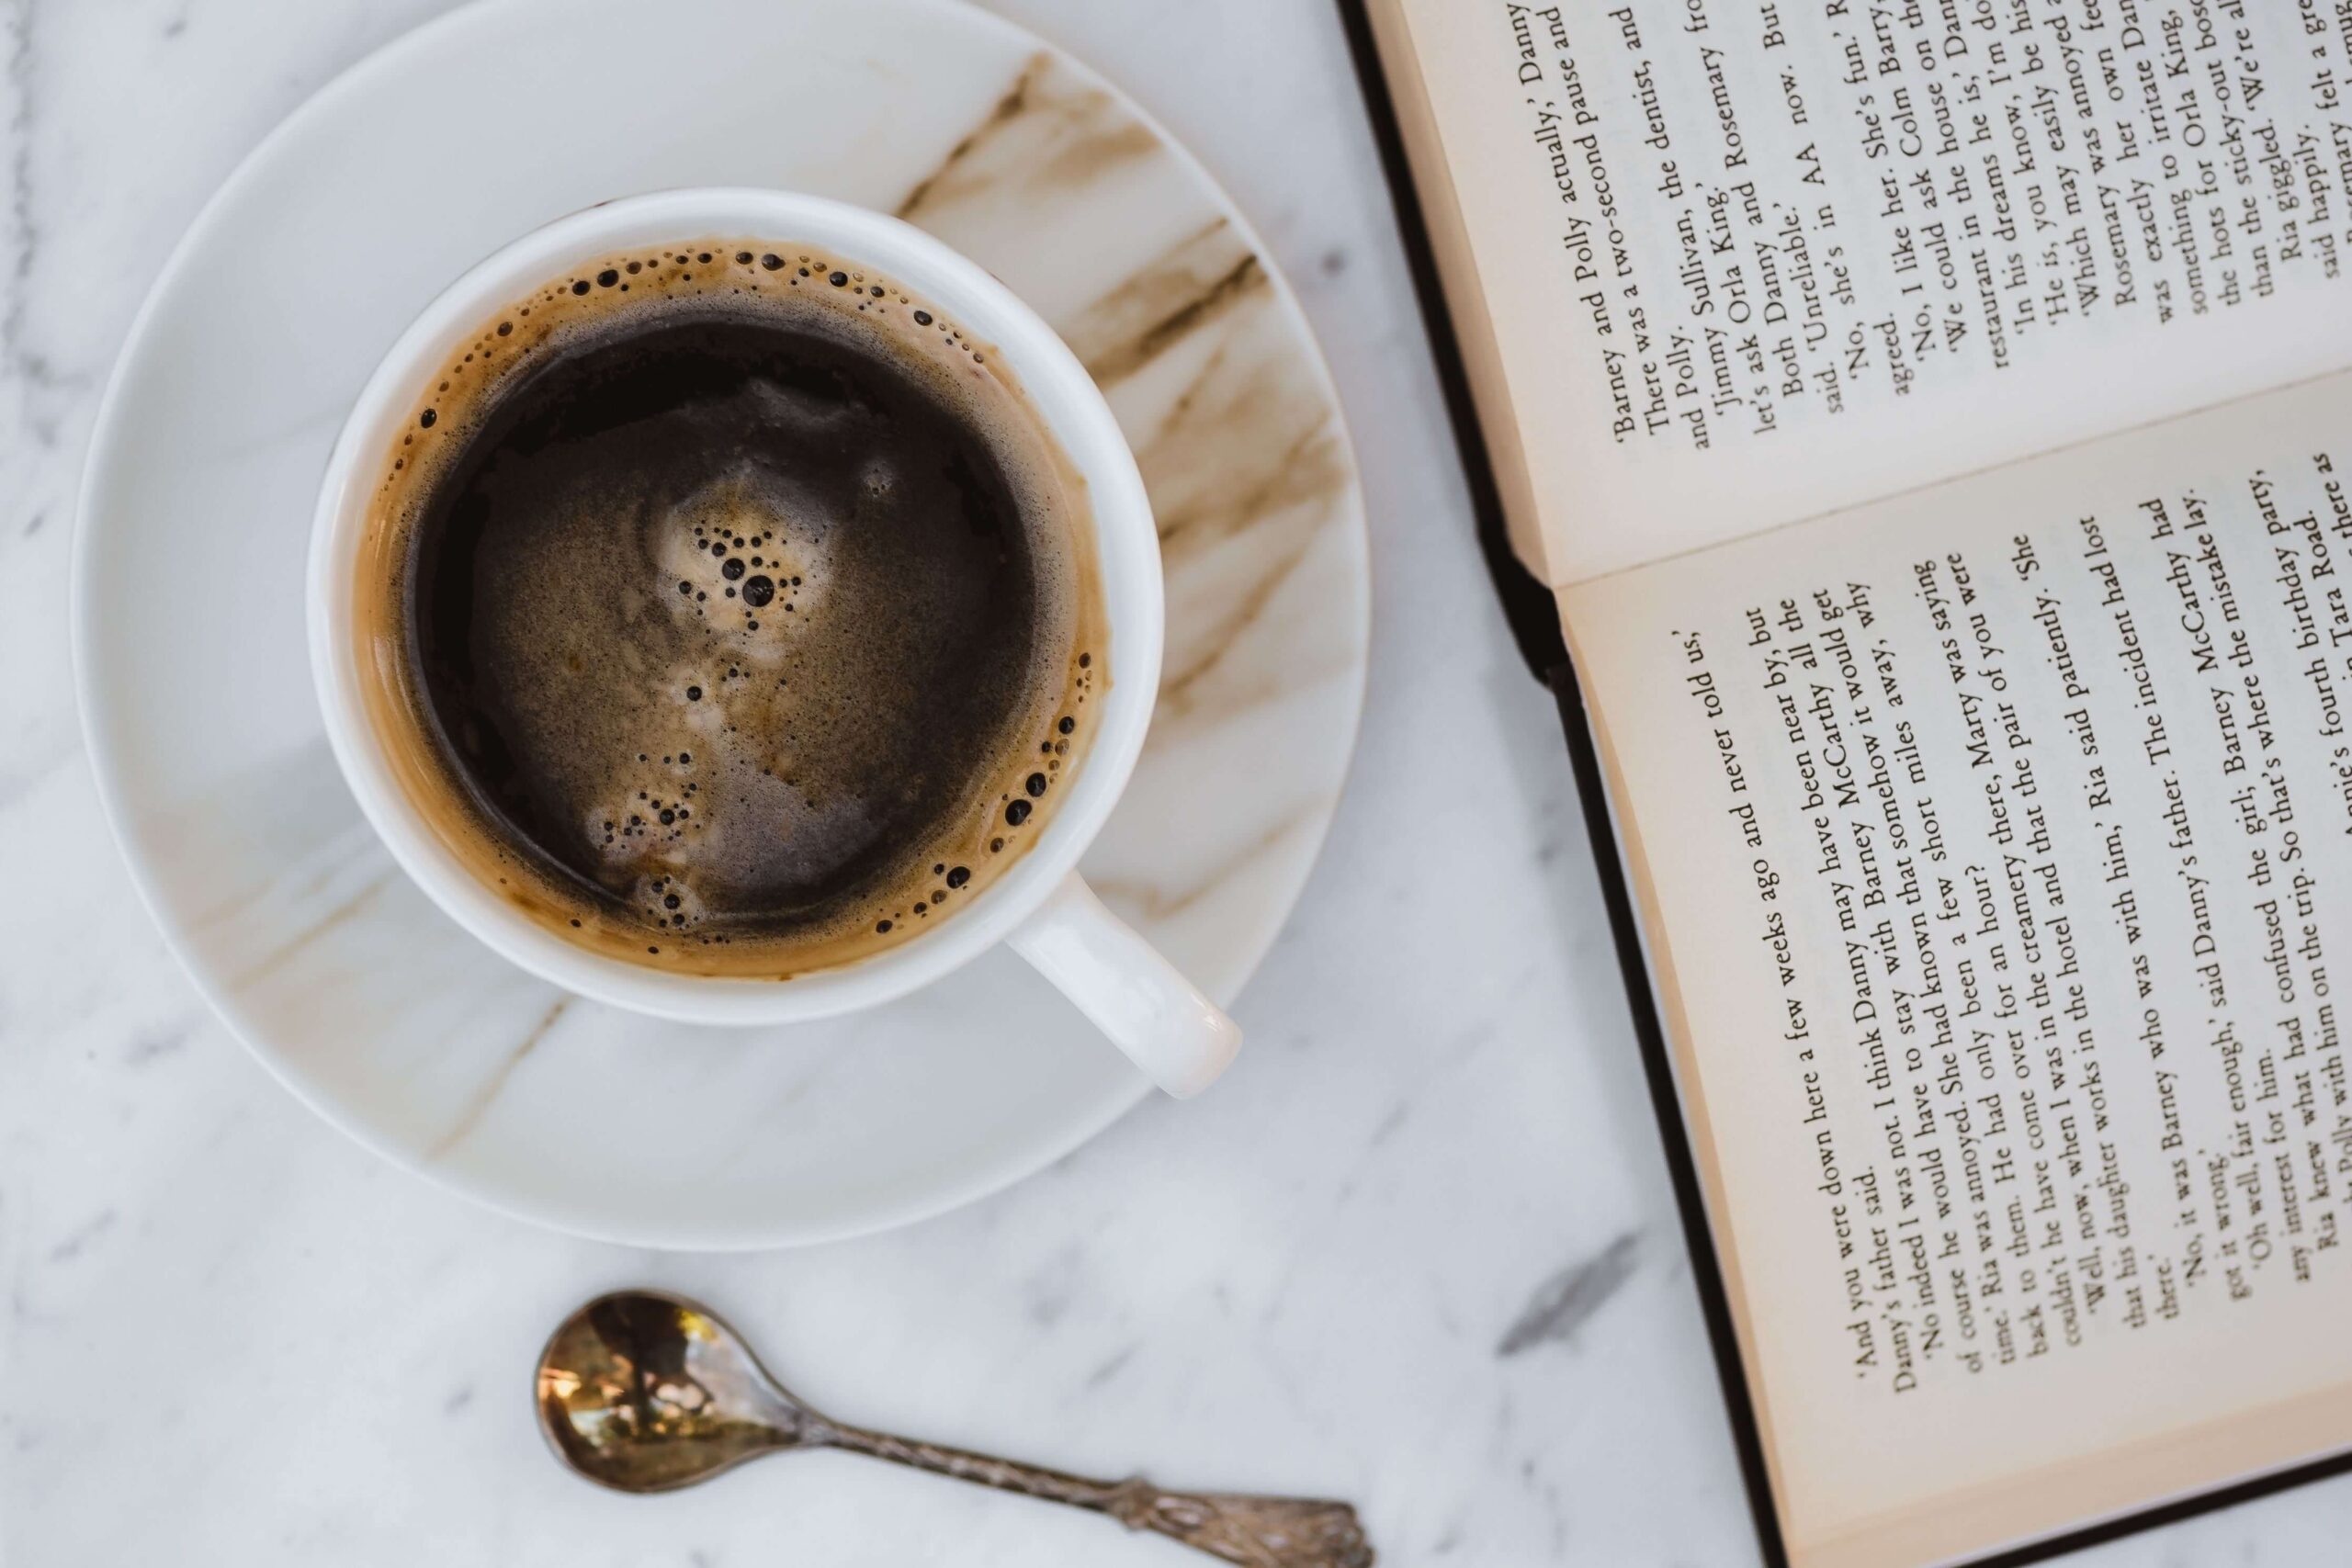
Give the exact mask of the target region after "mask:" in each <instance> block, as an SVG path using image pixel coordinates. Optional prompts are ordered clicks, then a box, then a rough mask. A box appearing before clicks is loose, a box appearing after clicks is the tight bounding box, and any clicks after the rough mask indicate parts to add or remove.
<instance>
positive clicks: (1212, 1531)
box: [537, 1291, 1373, 1568]
mask: <svg viewBox="0 0 2352 1568" xmlns="http://www.w3.org/2000/svg"><path fill="white" fill-rule="evenodd" d="M537 1393H538V1405H539V1425H540V1427H542V1428H543V1429H544V1430H545V1431H546V1432H547V1435H548V1441H549V1442H550V1443H552V1444H554V1446H555V1451H556V1453H557V1454H558V1455H559V1456H560V1458H561V1459H562V1460H563V1461H564V1462H565V1463H566V1464H568V1465H570V1466H571V1468H572V1469H574V1470H576V1471H578V1472H580V1473H581V1474H582V1475H584V1476H586V1477H587V1478H588V1479H589V1480H591V1481H594V1482H597V1483H601V1484H603V1485H605V1486H610V1487H613V1488H615V1489H616V1490H617V1491H622V1492H668V1491H672V1490H674V1489H675V1488H677V1487H681V1486H691V1485H693V1484H694V1483H695V1482H697V1481H707V1480H708V1479H709V1478H710V1477H712V1476H714V1475H717V1474H718V1472H720V1471H723V1470H729V1469H731V1468H733V1467H734V1466H736V1465H738V1464H741V1463H742V1462H743V1461H745V1460H747V1459H757V1458H758V1457H759V1456H761V1455H762V1454H769V1453H775V1452H778V1451H780V1450H788V1449H847V1450H850V1451H851V1452H852V1453H861V1454H872V1455H873V1456H874V1457H875V1458H876V1459H887V1460H894V1461H897V1462H899V1463H900V1464H907V1465H912V1466H913V1467H914V1468H916V1469H917V1470H928V1471H932V1472H935V1473H937V1474H940V1475H952V1476H954V1477H956V1479H957V1480H959V1481H977V1482H978V1483H980V1484H981V1485H983V1486H994V1487H996V1488H998V1489H999V1490H1001V1491H1005V1492H1018V1493H1020V1494H1022V1495H1024V1496H1029V1497H1042V1498H1045V1499H1046V1501H1047V1502H1052V1503H1068V1504H1069V1505H1070V1506H1073V1507H1079V1508H1088V1509H1091V1510H1092V1511H1093V1512H1095V1513H1098V1514H1108V1515H1110V1516H1111V1517H1113V1518H1114V1519H1116V1520H1118V1521H1119V1522H1120V1523H1121V1524H1123V1525H1125V1526H1126V1527H1127V1528H1128V1529H1148V1530H1156V1531H1158V1532H1159V1534H1161V1535H1164V1536H1167V1537H1170V1539H1172V1540H1180V1541H1182V1542H1183V1543H1184V1544H1185V1545H1186V1546H1191V1547H1197V1548H1198V1549H1199V1550H1201V1551H1205V1552H1207V1553H1209V1554H1210V1555H1211V1556H1213V1557H1220V1558H1223V1559H1224V1560H1225V1561H1226V1562H1233V1563H1238V1564H1241V1568H1371V1563H1372V1561H1373V1553H1372V1546H1371V1543H1370V1542H1368V1541H1366V1540H1364V1535H1363V1526H1362V1525H1361V1524H1359V1523H1358V1522H1357V1519H1356V1511H1355V1510H1354V1509H1353V1508H1351V1507H1350V1506H1348V1505H1347V1504H1345V1503H1329V1502H1318V1501H1315V1500H1313V1499H1308V1498H1299V1497H1251V1496H1246V1495H1234V1494H1232V1493H1224V1492H1205V1493H1204V1492H1163V1491H1161V1490H1160V1489H1159V1487H1157V1486H1154V1485H1153V1484H1151V1483H1149V1482H1148V1481H1146V1480H1144V1479H1143V1478H1142V1477H1140V1476H1137V1477H1135V1478H1133V1479H1130V1480H1126V1481H1090V1480H1088V1479H1087V1478H1086V1477H1084V1476H1081V1475H1068V1474H1064V1473H1063V1472H1060V1471H1057V1470H1046V1469H1043V1468H1041V1467H1039V1466H1037V1465H1032V1464H1016V1463H1014V1462H1013V1461H1011V1460H1002V1459H991V1458H989V1456H987V1455H985V1454H976V1453H967V1452H965V1451H964V1450H961V1449H949V1448H942V1447H940V1446H939V1445H938V1444H936V1443H918V1442H911V1441H910V1440H908V1439H907V1438H894V1437H890V1436H889V1435H888V1434H887V1433H882V1432H869V1431H867V1430H866V1429H865V1428H864V1427H852V1426H849V1425H846V1424H845V1423H842V1422H840V1421H836V1420H833V1419H832V1418H831V1416H820V1415H819V1414H818V1413H817V1412H816V1411H814V1410H812V1409H810V1408H809V1406H808V1405H806V1404H802V1403H801V1402H800V1401H799V1400H798V1399H797V1398H795V1397H794V1396H793V1395H792V1394H791V1393H789V1392H787V1391H786V1389H785V1387H784V1385H783V1384H781V1383H779V1382H776V1381H775V1378H774V1377H773V1376H772V1375H770V1373H769V1372H768V1370H767V1369H766V1368H765V1367H763V1366H761V1365H760V1362H759V1359H758V1358H757V1357H755V1356H753V1355H752V1351H751V1348H750V1347H748V1346H746V1345H745V1344H744V1343H743V1341H742V1340H741V1338H739V1337H737V1336H736V1334H735V1331H734V1330H733V1329H731V1328H729V1327H728V1326H727V1325H725V1324H724V1323H721V1322H720V1321H719V1320H718V1317H716V1316H715V1315H713V1314H711V1313H710V1311H709V1310H708V1309H707V1308H705V1307H701V1306H697V1305H695V1303H693V1302H689V1301H685V1300H683V1299H682V1298H680V1297H677V1296H671V1295H664V1294H662V1293H661V1292H654V1291H622V1292H616V1293H614V1294H612V1295H608V1296H599V1297H597V1298H596V1299H595V1300H594V1301H593V1302H590V1303H588V1304H587V1305H585V1306H583V1307H582V1308H581V1309H580V1310H579V1311H578V1312H575V1313H573V1314H571V1316H570V1317H568V1318H565V1319H564V1320H563V1324H562V1325H561V1326H560V1327H559V1328H558V1329H557V1330H556V1331H555V1336H554V1337H553V1338H551V1339H549V1340H548V1348H547V1349H546V1350H544V1351H543V1352H541V1353H540V1356H539V1372H538V1390H537Z"/></svg>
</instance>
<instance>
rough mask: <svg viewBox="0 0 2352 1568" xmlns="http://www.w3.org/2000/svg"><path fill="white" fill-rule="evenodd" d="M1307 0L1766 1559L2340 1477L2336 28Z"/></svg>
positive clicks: (2343, 1090) (1760, 7) (2347, 180)
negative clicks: (1436, 412)
mask: <svg viewBox="0 0 2352 1568" xmlns="http://www.w3.org/2000/svg"><path fill="white" fill-rule="evenodd" d="M1366 6H1367V9H1368V13H1369V17H1370V21H1371V26H1372V33H1373V36H1374V39H1375V40H1376V43H1377V56H1378V62H1379V68H1380V73H1381V74H1382V75H1383V76H1385V83H1386V88H1387V93H1388V96H1389V98H1390V100H1391V102H1392V103H1393V106H1394V114H1395V117H1396V121H1397V125H1398V127H1399V128H1400V129H1401V132H1402V141H1403V144H1404V147H1405V150H1406V152H1407V153H1408V156H1409V164H1410V174H1411V178H1412V184H1413V187H1414V189H1415V190H1416V191H1417V193H1418V196H1419V209H1420V210H1421V212H1422V214H1423V215H1424V221H1425V223H1426V226H1427V230H1428V238H1429V242H1430V246H1431V248H1432V250H1433V253H1434V254H1435V257H1436V259H1437V263H1438V269H1439V272H1440V275H1441V276H1442V284H1443V292H1444V299H1445V303H1446V306H1447V309H1448V313H1449V314H1450V317H1451V321H1452V324H1453V333H1454V335H1455V337H1456V338H1457V339H1458V341H1459V344H1460V355H1461V359H1462V363H1463V367H1464V369H1465V371H1466V376H1467V380H1468V383H1469V386H1470V388H1471V389H1472V391H1473V393H1474V395H1475V401H1476V412H1477V417H1478V424H1479V427H1480V429H1481V431H1482V432H1483V434H1484V436H1485V444H1486V446H1487V451H1488V453H1489V454H1490V456H1491V459H1492V466H1493V468H1494V478H1495V481H1496V484H1497V486H1498V490H1499V492H1500V495H1501V499H1502V502H1503V509H1504V512H1505V514H1506V516H1507V518H1508V523H1509V528H1510V539H1511V543H1512V546H1513V548H1514V549H1515V551H1516V553H1517V554H1518V556H1519V557H1520V558H1521V560H1522V561H1523V562H1524V563H1525V565H1526V567H1527V569H1528V570H1530V571H1531V572H1532V573H1533V574H1534V575H1535V576H1536V577H1537V578H1538V579H1539V580H1540V581H1542V582H1543V583H1544V585H1545V586H1546V587H1548V588H1549V589H1550V590H1551V591H1552V593H1553V594H1554V596H1555V601H1556V604H1557V609H1558V614H1559V619H1560V623H1561V626H1562V627H1563V629H1564V631H1565V633H1566V644H1567V647H1568V649H1569V650H1570V652H1571V654H1572V656H1573V661H1574V665H1575V670H1576V674H1577V681H1578V682H1579V684H1580V685H1581V688H1582V691H1583V694H1584V699H1585V702H1586V704H1587V708H1588V712H1589V716H1590V720H1591V727H1592V733H1593V737H1594V739H1595V741H1596V743H1597V750H1598V754H1599V756H1600V760H1601V762H1602V765H1603V769H1604V771H1605V775H1606V779H1607V784H1608V790H1609V795H1610V799H1611V806H1612V807H1613V811H1614V815H1615V821H1616V825H1617V835H1618V840H1619V845H1620V849H1621V852H1622V855H1623V864H1624V867H1625V871H1626V874H1627V879H1628V881H1629V883H1630V885H1631V886H1632V888H1633V890H1634V900H1635V903H1636V905H1637V907H1638V909H1639V917H1640V929H1641V936H1642V939H1643V943H1644V947H1645V952H1646V954H1647V962H1648V968H1649V974H1650V978H1651V982H1652V985H1653V987H1654V988H1655V995H1656V998H1657V1006H1658V1010H1659V1012H1660V1014H1661V1016H1662V1018H1663V1020H1664V1023H1665V1034H1666V1038H1667V1043H1668V1055H1669V1058H1670V1061H1671V1064H1672V1069H1673V1084H1674V1089H1675V1091H1676V1093H1677V1095H1678V1097H1679V1107H1680V1112H1681V1122H1682V1127H1683V1130H1684V1132H1685V1133H1686V1134H1687V1136H1688V1139H1689V1143H1690V1151H1691V1159H1692V1162H1693V1164H1694V1166H1695V1168H1696V1170H1697V1172H1698V1173H1699V1178H1700V1187H1701V1190H1702V1196H1703V1203H1704V1213H1705V1219H1706V1222H1707V1226H1706V1228H1707V1231H1708V1234H1709V1235H1711V1236H1712V1240H1713V1251H1714V1254H1715V1256H1714V1259H1713V1261H1714V1263H1715V1264H1716V1265H1717V1266H1718V1267H1719V1270H1720V1279H1721V1280H1722V1286H1723V1301H1724V1305H1725V1306H1726V1307H1727V1309H1728V1312H1727V1316H1728V1321H1729V1325H1730V1328H1731V1332H1732V1336H1733V1339H1734V1344H1733V1346H1732V1351H1733V1353H1734V1354H1735V1355H1736V1365H1737V1369H1738V1377H1739V1380H1740V1384H1741V1390H1742V1392H1744V1394H1745V1398H1744V1400H1742V1401H1740V1402H1739V1403H1740V1404H1742V1405H1743V1406H1744V1408H1745V1410H1747V1411H1748V1412H1752V1419H1753V1424H1754V1430H1753V1434H1752V1438H1753V1441H1754V1448H1755V1450H1756V1451H1757V1452H1758V1453H1760V1456H1761V1461H1762V1469H1763V1471H1764V1472H1765V1477H1766V1480H1767V1483H1768V1485H1769V1499H1770V1508H1769V1517H1768V1525H1769V1527H1770V1528H1769V1529H1768V1537H1777V1539H1768V1543H1767V1545H1768V1551H1770V1552H1771V1553H1772V1554H1773V1555H1774V1556H1776V1557H1779V1556H1781V1555H1782V1554H1785V1559H1786V1561H1788V1562H1792V1563H1794V1564H1796V1565H1797V1568H1914V1565H1920V1564H1928V1563H1940V1562H1966V1561H1973V1560H1981V1559H1985V1558H1987V1557H1992V1556H1996V1555H2002V1554H2008V1553H2016V1552H2020V1551H2031V1550H2032V1549H2033V1548H2034V1547H2035V1545H2036V1543H2043V1544H2047V1543H2050V1542H2052V1541H2058V1540H2064V1539H2065V1538H2067V1537H2069V1536H2070V1535H2073V1534H2075V1533H2076V1532H2080V1531H2083V1530H2085V1529H2089V1528H2093V1527H2098V1526H2100V1525H2102V1524H2107V1523H2110V1522H2112V1521H2116V1520H2119V1519H2122V1518H2126V1517H2130V1516H2133V1515H2135V1514H2140V1513H2143V1512H2144V1511H2146V1510H2150V1509H2159V1508H2164V1507H2166V1506H2174V1505H2177V1504H2179V1503H2180V1502H2181V1501H2182V1500H2184V1499H2187V1498H2191V1497H2194V1496H2197V1495H2211V1494H2215V1493H2218V1492H2221V1491H2222V1490H2224V1489H2227V1488H2231V1487H2233V1486H2238V1485H2241V1484H2243V1483H2248V1482H2252V1481H2255V1480H2256V1479H2258V1478H2262V1477H2266V1476H2278V1475H2281V1474H2285V1473H2290V1472H2296V1471H2298V1469H2299V1467H2300V1468H2305V1469H2308V1468H2311V1467H2314V1466H2316V1465H2319V1464H2321V1463H2324V1461H2328V1460H2329V1459H2330V1457H2331V1456H2344V1455H2346V1454H2347V1453H2352V1235H2347V1231H2352V1044H2347V1040H2346V1034H2347V1032H2352V280H2347V279H2346V277H2344V276H2343V268H2344V264H2345V261H2346V253H2347V252H2352V103H2347V102H2346V96H2347V95H2348V94H2352V56H2347V46H2352V18H2347V17H2346V16H2345V15H2344V14H2343V7H2341V6H2335V5H2333V4H2328V5H2321V4H2312V3H2307V0H2276V3H2275V4H2274V3H2272V0H1912V3H1909V4H1899V3H1887V4H1869V5H1866V4H1863V3H1862V0H1781V3H1780V4H1777V5H1775V4H1770V3H1761V0H1759V3H1756V4H1739V5H1733V4H1728V3H1726V0H1660V3H1657V4H1649V3H1646V0H1644V3H1640V4H1622V5H1613V6H1612V5H1611V4H1609V3H1608V0H1588V3H1584V4H1570V5H1559V6H1537V5H1521V4H1505V3H1502V0H1366Z"/></svg>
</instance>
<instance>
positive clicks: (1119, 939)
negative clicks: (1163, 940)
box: [1008, 872, 1241, 1100]
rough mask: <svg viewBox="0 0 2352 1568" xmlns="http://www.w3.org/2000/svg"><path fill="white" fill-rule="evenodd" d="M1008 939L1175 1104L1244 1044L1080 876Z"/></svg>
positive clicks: (1212, 1078) (1209, 1004)
mask: <svg viewBox="0 0 2352 1568" xmlns="http://www.w3.org/2000/svg"><path fill="white" fill-rule="evenodd" d="M1008 940H1009V941H1010V942H1011V944H1012V951H1013V952H1015V953H1019V954H1021V956H1022V957H1023V958H1025V959H1027V960H1028V961H1029V962H1030V963H1031V964H1035V966H1036V969H1037V973H1039V974H1040V975H1043V976H1045V977H1046V979H1048V980H1050V981H1052V982H1053V983H1054V984H1055V986H1057V987H1059V988H1060V990H1061V993H1062V995H1064V996H1066V997H1068V998H1069V999H1070V1000H1071V1001H1073V1002H1075V1003H1077V1004H1078V1010H1079V1011H1080V1012H1082V1013H1084V1014H1085V1015H1086V1016H1087V1017H1088V1018H1090V1019H1091V1020H1093V1021H1094V1025H1095V1027H1096V1028H1098V1029H1100V1030H1102V1031H1103V1033H1104V1034H1107V1035H1109V1036H1110V1038H1111V1043H1112V1044H1114V1045H1116V1046H1117V1047H1118V1048H1119V1049H1120V1050H1122V1051H1124V1052H1125V1053H1126V1054H1127V1059H1128V1060H1129V1061H1132V1062H1133V1063H1135V1065H1136V1066H1138V1067H1141V1068H1142V1069H1143V1070H1144V1073H1145V1075H1146V1076H1147V1077H1149V1078H1150V1079H1151V1081H1152V1082H1153V1083H1155V1084H1158V1085H1159V1087H1160V1088H1161V1089H1165V1090H1166V1091H1167V1092H1168V1093H1170V1094H1171V1095H1174V1096H1175V1097H1176V1098H1177V1099H1179V1100H1182V1099H1184V1098H1186V1097H1187V1096H1190V1095H1195V1094H1198V1093H1200V1091H1201V1090H1203V1089H1206V1088H1208V1087H1209V1085H1210V1084H1212V1083H1214V1082H1216V1077H1217V1075H1218V1074H1219V1073H1222V1072H1224V1071H1225V1069H1226V1068H1227V1066H1229V1065H1231V1063H1232V1061H1233V1055H1234V1053H1235V1052H1236V1051H1238V1050H1239V1049H1240V1048H1241V1030H1240V1028H1239V1026H1238V1025H1237V1024H1236V1023H1235V1022H1234V1021H1233V1020H1231V1019H1229V1018H1227V1017H1226V1016H1225V1014H1224V1013H1223V1012H1222V1011H1220V1010H1218V1009H1217V1006H1216V1003H1215V1002H1212V1001H1210V1000H1209V999H1208V998H1206V997H1204V996H1203V995H1201V993H1200V989H1199V987H1196V986H1194V985H1193V983H1192V982H1191V981H1190V980H1187V979H1186V978H1184V976H1182V975H1180V974H1178V973H1177V972H1176V966H1175V965H1174V964H1170V963H1169V962H1168V960H1166V959H1165V958H1162V957H1161V956H1160V955H1159V949H1157V948H1155V947H1153V946H1152V945H1151V944H1150V943H1149V942H1146V941H1144V939H1143V938H1141V937H1139V936H1137V935H1136V933H1135V931H1133V930H1131V929H1130V928H1129V927H1128V925H1127V923H1126V922H1125V921H1124V920H1122V919H1119V917H1118V916H1116V915H1114V914H1113V913H1111V911H1110V910H1108V909H1106V908H1103V900H1102V899H1100V898H1097V897H1095V896H1094V890H1093V889H1092V888H1091V887H1089V886H1086V883H1085V880H1084V879H1083V878H1081V877H1080V875H1079V874H1077V873H1076V872H1072V873H1070V874H1069V875H1068V876H1065V877H1063V878H1062V881H1061V886H1058V887H1057V888H1055V889H1054V891H1053V893H1052V894H1051V896H1049V897H1047V898H1046V901H1045V903H1044V904H1042V905H1040V906H1039V907H1038V908H1037V911H1036V912H1035V914H1033V915H1031V916H1030V917H1029V919H1028V921H1027V923H1025V924H1023V926H1022V927H1021V928H1020V929H1019V930H1018V931H1014V932H1013V933H1012V936H1011V938H1009V939H1008Z"/></svg>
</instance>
